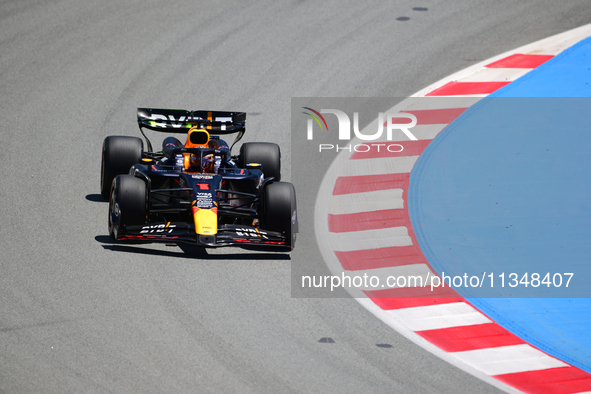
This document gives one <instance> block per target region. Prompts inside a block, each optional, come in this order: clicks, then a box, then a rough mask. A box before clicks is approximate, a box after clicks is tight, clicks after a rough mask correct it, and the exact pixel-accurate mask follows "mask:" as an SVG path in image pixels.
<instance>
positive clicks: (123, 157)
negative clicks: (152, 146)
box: [101, 135, 144, 198]
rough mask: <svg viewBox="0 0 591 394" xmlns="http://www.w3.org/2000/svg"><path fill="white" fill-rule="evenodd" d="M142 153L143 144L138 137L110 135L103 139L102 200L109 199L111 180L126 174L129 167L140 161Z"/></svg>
mask: <svg viewBox="0 0 591 394" xmlns="http://www.w3.org/2000/svg"><path fill="white" fill-rule="evenodd" d="M143 151H144V144H143V142H142V140H141V139H140V138H138V137H126V136H120V135H112V136H109V137H107V138H105V141H104V142H103V153H102V160H101V194H102V195H103V197H104V198H109V192H110V191H111V183H112V182H113V179H115V177H116V176H117V175H122V174H127V173H128V172H129V169H130V168H131V166H132V165H134V164H136V163H138V162H139V161H140V159H141V157H142V153H143Z"/></svg>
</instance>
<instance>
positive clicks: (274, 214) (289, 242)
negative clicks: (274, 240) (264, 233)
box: [261, 182, 298, 250]
mask: <svg viewBox="0 0 591 394" xmlns="http://www.w3.org/2000/svg"><path fill="white" fill-rule="evenodd" d="M297 226H298V224H297V207H296V194H295V189H294V187H293V185H292V184H291V183H289V182H273V183H270V184H268V185H267V186H265V188H264V189H263V192H262V215H261V228H262V229H263V230H269V231H277V232H281V233H284V234H285V246H286V247H287V248H288V249H289V250H292V249H293V248H294V247H295V241H296V233H297V231H298V229H297Z"/></svg>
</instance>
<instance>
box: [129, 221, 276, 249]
mask: <svg viewBox="0 0 591 394" xmlns="http://www.w3.org/2000/svg"><path fill="white" fill-rule="evenodd" d="M117 239H118V240H133V241H146V242H166V243H184V244H190V245H194V246H204V247H210V248H217V247H222V246H264V247H267V246H268V247H285V246H286V245H285V241H286V240H285V236H284V235H283V234H282V233H279V232H275V231H267V230H262V229H260V228H258V227H256V226H243V225H240V226H237V225H230V224H225V225H222V226H219V227H218V232H217V234H213V235H200V234H196V233H195V225H194V224H190V223H182V222H161V223H151V224H146V225H138V226H124V227H123V228H121V229H120V230H119V233H118V237H117Z"/></svg>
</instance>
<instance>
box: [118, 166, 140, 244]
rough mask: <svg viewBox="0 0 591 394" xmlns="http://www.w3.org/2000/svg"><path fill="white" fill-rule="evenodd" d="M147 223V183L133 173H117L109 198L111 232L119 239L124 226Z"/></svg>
mask: <svg viewBox="0 0 591 394" xmlns="http://www.w3.org/2000/svg"><path fill="white" fill-rule="evenodd" d="M144 223H146V183H145V182H144V181H143V180H141V179H139V178H136V177H134V176H133V175H117V176H116V177H115V179H113V183H112V186H111V197H110V199H109V234H110V235H111V237H113V238H114V239H119V236H120V231H121V229H122V228H123V227H124V226H133V225H140V224H144Z"/></svg>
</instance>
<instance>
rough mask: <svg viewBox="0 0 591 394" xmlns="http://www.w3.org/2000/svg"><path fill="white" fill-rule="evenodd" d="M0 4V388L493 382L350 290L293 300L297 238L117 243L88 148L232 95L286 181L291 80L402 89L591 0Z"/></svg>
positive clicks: (572, 20) (572, 21)
mask: <svg viewBox="0 0 591 394" xmlns="http://www.w3.org/2000/svg"><path fill="white" fill-rule="evenodd" d="M413 7H424V8H427V9H428V10H427V11H415V10H413ZM400 17H409V18H410V19H408V20H397V18H400ZM0 20H1V23H0V53H1V55H0V72H1V79H0V93H1V97H2V105H1V106H0V113H1V116H0V119H2V124H1V126H0V135H1V141H2V145H3V146H2V149H1V151H0V152H1V153H0V162H1V163H2V175H1V176H0V218H1V223H2V225H1V226H0V240H1V242H0V392H2V393H4V392H6V393H17V392H45V393H47V392H327V391H328V392H449V393H456V392H492V391H496V389H495V388H493V387H492V386H489V385H488V384H486V383H482V382H480V381H479V380H477V379H476V378H474V377H472V376H470V375H468V374H466V373H465V372H462V371H461V370H459V369H457V368H455V367H453V366H450V365H448V364H446V363H445V362H442V361H441V360H439V359H438V358H437V357H435V356H433V355H431V354H430V353H428V352H426V351H425V350H423V349H421V348H419V347H418V346H416V345H414V344H412V343H410V342H409V341H408V340H406V339H405V338H403V337H402V336H401V335H399V334H397V333H396V332H394V331H392V330H391V329H390V328H389V327H387V326H386V325H385V324H383V323H382V322H380V321H379V320H377V319H376V318H375V317H373V315H371V314H370V313H369V312H367V311H366V310H364V309H363V308H362V307H361V306H360V305H359V304H358V303H357V302H356V301H355V300H352V299H298V298H291V297H290V266H291V261H292V260H290V257H289V255H285V254H261V253H253V252H244V251H242V250H240V249H224V250H214V251H206V252H204V251H200V250H198V249H193V248H187V247H183V248H182V249H181V248H179V247H176V246H168V245H129V246H122V245H118V244H114V243H112V242H111V241H110V239H109V238H108V236H107V228H106V210H107V204H106V202H103V201H102V200H101V198H100V196H99V194H98V193H99V190H98V189H99V171H100V150H101V145H102V141H103V139H104V137H106V136H107V135H112V134H122V135H137V127H136V123H135V110H136V107H141V106H146V107H164V108H185V109H220V110H241V111H246V112H247V113H248V131H247V134H246V136H245V140H246V141H272V142H277V143H279V144H280V145H281V147H282V152H283V159H284V173H285V174H286V175H285V178H286V179H290V175H289V174H290V160H291V156H292V155H291V152H290V131H289V130H290V98H291V97H308V96H309V97H326V96H329V97H332V96H334V97H339V96H359V97H404V96H407V95H410V94H412V93H414V92H416V91H418V90H420V89H421V88H423V87H424V86H427V85H428V84H430V83H433V82H435V81H436V80H438V79H440V78H442V77H444V76H446V75H449V74H451V73H453V72H455V71H457V70H460V69H463V68H465V67H467V66H469V65H471V64H474V63H477V62H478V61H481V60H483V59H486V58H489V57H491V56H494V55H497V54H499V53H502V52H505V51H507V50H509V49H512V48H515V47H518V46H520V45H524V44H527V43H529V42H533V41H536V40H538V39H541V38H544V37H547V36H550V35H553V34H556V33H559V32H562V31H565V30H569V29H571V28H574V27H577V26H581V25H584V24H587V23H590V22H591V11H590V10H589V7H588V2H587V1H585V0H583V1H569V2H562V3H558V2H554V1H520V2H510V1H470V2H467V1H453V2H452V1H445V2H444V1H422V2H417V1H397V2H388V3H386V2H382V1H361V2H360V1H340V2H337V1H326V2H322V3H320V2H306V1H289V2H287V1H258V2H242V1H235V2H229V1H224V2H215V1H200V2H195V1H177V2H156V1H142V2H140V1H126V2H119V1H103V2H77V1H23V0H18V1H2V2H1V3H0ZM316 171H318V170H316ZM296 186H297V185H296ZM298 190H299V189H298ZM314 201H315V196H311V195H306V194H305V193H302V192H300V193H299V194H298V204H299V205H300V206H306V205H309V206H312V205H313V203H314ZM308 226H309V227H308V228H310V231H311V228H312V226H311V225H308ZM306 227H307V226H306V224H305V223H302V225H301V228H303V229H304V230H305V229H306ZM302 239H303V241H302V243H303V244H304V245H305V241H306V239H313V236H304V235H303V236H302ZM318 256H319V255H318V252H317V250H315V248H314V247H312V246H310V247H302V248H299V249H296V251H295V252H294V253H292V259H293V261H297V260H298V259H316V260H318V264H323V262H322V261H321V260H319V257H318ZM322 338H331V339H332V340H333V342H334V343H327V341H324V342H323V341H321V339H322ZM328 342H330V341H328ZM377 345H382V346H377ZM383 345H390V346H391V347H385V346H383Z"/></svg>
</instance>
